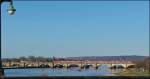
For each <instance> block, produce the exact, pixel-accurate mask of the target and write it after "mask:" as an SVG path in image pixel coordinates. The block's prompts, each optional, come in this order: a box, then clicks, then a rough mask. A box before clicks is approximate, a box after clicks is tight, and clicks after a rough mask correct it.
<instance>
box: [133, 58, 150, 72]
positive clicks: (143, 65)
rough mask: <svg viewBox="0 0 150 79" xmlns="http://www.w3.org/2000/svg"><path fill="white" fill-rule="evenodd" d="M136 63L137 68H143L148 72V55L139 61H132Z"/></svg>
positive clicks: (149, 60)
mask: <svg viewBox="0 0 150 79" xmlns="http://www.w3.org/2000/svg"><path fill="white" fill-rule="evenodd" d="M133 62H134V63H135V64H136V68H137V69H144V70H147V71H149V72H150V57H147V58H145V59H144V60H141V61H133Z"/></svg>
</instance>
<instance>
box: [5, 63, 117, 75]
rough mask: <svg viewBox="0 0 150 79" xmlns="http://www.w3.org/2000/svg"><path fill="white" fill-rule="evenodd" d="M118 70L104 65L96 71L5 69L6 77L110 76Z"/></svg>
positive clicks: (93, 69)
mask: <svg viewBox="0 0 150 79" xmlns="http://www.w3.org/2000/svg"><path fill="white" fill-rule="evenodd" d="M117 71H118V70H110V69H109V68H108V67H107V66H106V65H101V66H100V67H99V68H98V69H95V68H93V67H90V68H89V69H80V68H79V67H75V68H69V69H67V68H56V69H51V68H39V69H36V68H35V69H34V68H33V69H6V70H5V75H6V76H112V75H114V74H112V73H114V72H117Z"/></svg>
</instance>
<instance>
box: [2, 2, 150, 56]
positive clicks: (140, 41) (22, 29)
mask: <svg viewBox="0 0 150 79" xmlns="http://www.w3.org/2000/svg"><path fill="white" fill-rule="evenodd" d="M14 7H15V8H16V13H15V14H14V15H13V16H8V15H7V13H6V11H5V10H6V8H7V6H6V5H4V4H3V5H2V11H3V13H2V18H3V19H4V20H2V57H3V58H5V57H20V56H30V55H33V56H44V57H49V56H56V57H61V56H63V57H72V56H75V57H77V56H115V55H117V56H120V55H142V56H148V55H149V4H148V1H120V2H119V1H93V2H91V1H90V2H87V1H70V2H69V1H56V2H55V1H48V2H46V1H43V2H34V1H33V2H32V1H31V2H28V1H26V2H24V1H20V2H19V1H18V2H17V1H14Z"/></svg>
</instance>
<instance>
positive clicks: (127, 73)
mask: <svg viewBox="0 0 150 79" xmlns="http://www.w3.org/2000/svg"><path fill="white" fill-rule="evenodd" d="M115 75H117V76H150V72H148V71H145V72H142V71H131V70H127V71H121V72H118V73H115Z"/></svg>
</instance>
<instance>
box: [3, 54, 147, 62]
mask: <svg viewBox="0 0 150 79" xmlns="http://www.w3.org/2000/svg"><path fill="white" fill-rule="evenodd" d="M146 57H148V56H136V55H132V56H82V57H66V58H60V57H49V58H45V57H35V56H29V57H20V58H3V59H2V61H20V60H28V61H36V60H38V61H52V60H83V61H84V60H90V61H95V60H100V61H112V60H113V61H115V60H117V61H118V60H125V61H140V60H144V59H145V58H146Z"/></svg>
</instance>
